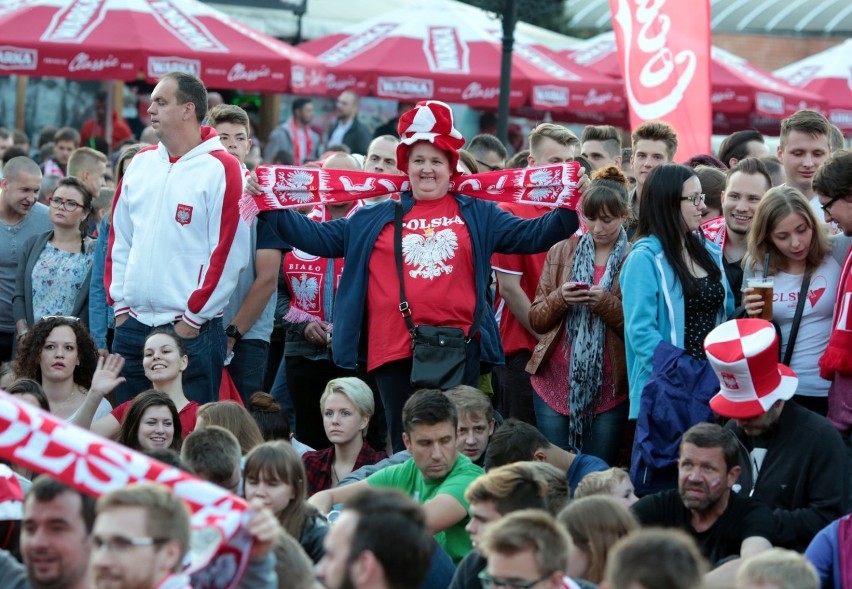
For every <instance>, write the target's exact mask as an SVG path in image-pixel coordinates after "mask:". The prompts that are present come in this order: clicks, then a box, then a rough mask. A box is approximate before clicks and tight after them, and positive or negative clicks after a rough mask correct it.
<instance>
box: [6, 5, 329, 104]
mask: <svg viewBox="0 0 852 589" xmlns="http://www.w3.org/2000/svg"><path fill="white" fill-rule="evenodd" d="M0 30H1V31H3V32H2V35H0V44H2V45H0V72H2V73H4V74H7V75H8V74H22V75H29V76H53V77H62V78H78V79H88V80H124V81H131V80H136V79H139V78H140V77H141V78H145V79H147V80H148V81H149V82H152V83H153V82H156V81H157V80H158V79H159V78H160V77H161V76H162V75H163V74H166V73H168V72H170V71H184V72H187V73H191V74H194V75H196V76H198V77H199V78H201V79H202V80H203V81H204V83H205V84H206V85H207V86H209V87H211V88H240V89H243V90H259V91H268V92H293V93H301V94H317V93H322V92H324V91H325V68H324V66H323V65H322V64H321V63H320V62H318V61H317V60H316V59H315V58H313V57H312V56H310V55H308V54H306V53H304V52H302V51H300V50H298V49H295V48H294V47H291V46H290V45H287V44H286V43H283V42H281V41H278V40H276V39H273V38H272V37H268V36H266V35H263V34H261V33H259V32H257V31H253V30H251V29H249V28H248V27H246V26H245V25H242V24H241V23H239V22H237V21H235V20H233V19H231V18H230V17H228V16H226V15H224V14H222V13H221V12H219V11H217V10H215V9H213V8H210V7H208V6H206V5H204V4H202V3H201V2H197V1H196V0H31V1H27V2H22V1H20V0H7V1H5V2H0Z"/></svg>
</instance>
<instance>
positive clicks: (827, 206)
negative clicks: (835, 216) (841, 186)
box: [819, 196, 840, 215]
mask: <svg viewBox="0 0 852 589" xmlns="http://www.w3.org/2000/svg"><path fill="white" fill-rule="evenodd" d="M838 200H840V197H839V196H838V197H836V198H832V199H829V201H828V202H827V203H825V204H824V205H819V208H821V209H822V212H823V213H825V214H826V215H831V206H832V205H833V204H834V203H836V202H837V201H838Z"/></svg>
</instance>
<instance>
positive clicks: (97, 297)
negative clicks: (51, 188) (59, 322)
mask: <svg viewBox="0 0 852 589" xmlns="http://www.w3.org/2000/svg"><path fill="white" fill-rule="evenodd" d="M108 221H109V215H104V218H103V219H101V225H100V227H99V228H98V240H97V242H95V258H94V260H92V280H91V282H90V283H89V331H90V332H91V333H92V338H94V340H95V345H97V346H98V349H101V350H106V348H107V329H111V328H114V327H115V315H113V313H112V308H111V307H110V306H109V304H107V300H106V288H104V265H105V264H106V254H107V242H108V240H109V223H108Z"/></svg>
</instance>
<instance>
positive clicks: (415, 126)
mask: <svg viewBox="0 0 852 589" xmlns="http://www.w3.org/2000/svg"><path fill="white" fill-rule="evenodd" d="M397 131H399V145H397V146H396V162H397V163H396V167H397V169H398V170H400V171H401V172H408V149H409V147H410V146H411V145H414V144H415V143H417V142H418V141H428V142H429V143H431V144H433V145H434V146H435V147H437V148H438V149H441V150H443V151H446V152H447V155H448V156H449V158H450V175H451V176H456V175H458V174H459V173H460V170H459V167H458V163H459V149H461V148H462V147H464V143H465V139H464V135H462V134H461V133H460V132H459V130H458V129H456V128H455V126H454V124H453V109H451V108H450V107H449V105H448V104H446V103H443V102H441V101H440V100H423V101H421V102H418V103H417V106H415V107H414V108H413V109H411V110H410V111H408V112H407V113H405V114H404V115H402V116H401V117H399V122H398V123H397Z"/></svg>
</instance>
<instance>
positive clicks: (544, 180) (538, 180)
mask: <svg viewBox="0 0 852 589" xmlns="http://www.w3.org/2000/svg"><path fill="white" fill-rule="evenodd" d="M529 180H530V192H529V198H530V200H535V201H542V200H545V199H547V198H548V197H549V196H550V195H551V193H552V192H553V191H554V188H553V185H554V184H556V183H557V182H558V181H559V176H558V175H557V174H556V173H555V172H549V171H548V170H536V171H534V172H532V173H531V174H530V176H529ZM536 186H540V187H541V188H536ZM556 192H557V193H558V192H559V191H558V190H557V191H556Z"/></svg>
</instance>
